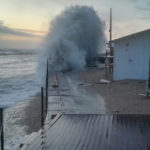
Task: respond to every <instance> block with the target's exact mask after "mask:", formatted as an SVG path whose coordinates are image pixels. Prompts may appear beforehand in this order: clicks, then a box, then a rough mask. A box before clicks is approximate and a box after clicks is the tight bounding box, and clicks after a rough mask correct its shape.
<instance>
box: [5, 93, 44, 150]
mask: <svg viewBox="0 0 150 150" xmlns="http://www.w3.org/2000/svg"><path fill="white" fill-rule="evenodd" d="M40 104H41V100H40V93H37V94H35V95H34V96H32V97H29V99H27V100H24V101H21V102H18V103H17V104H16V105H14V106H12V107H9V108H7V109H5V110H4V138H5V148H6V150H10V149H14V150H15V149H17V148H18V146H19V145H20V143H21V141H22V140H24V138H25V137H26V136H27V135H29V134H31V133H32V132H37V131H38V130H39V129H40V127H41V117H40V115H41V111H40V109H41V105H40Z"/></svg>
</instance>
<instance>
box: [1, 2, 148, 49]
mask: <svg viewBox="0 0 150 150" xmlns="http://www.w3.org/2000/svg"><path fill="white" fill-rule="evenodd" d="M70 5H88V6H92V7H93V8H94V9H95V10H96V11H97V13H98V15H99V16H100V18H102V20H104V21H105V23H106V29H107V31H108V28H109V9H110V8H112V10H113V39H115V38H118V37H121V36H125V35H127V34H131V33H135V32H139V31H142V30H146V29H150V0H0V48H36V47H38V46H39V43H40V42H41V41H42V39H43V37H44V35H45V34H46V33H47V31H48V28H49V23H50V22H51V20H52V19H53V18H54V17H55V16H56V15H58V14H60V13H61V11H62V10H64V9H65V7H67V6H70ZM108 34H109V33H108V32H106V35H107V37H108Z"/></svg>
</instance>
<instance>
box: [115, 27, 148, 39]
mask: <svg viewBox="0 0 150 150" xmlns="http://www.w3.org/2000/svg"><path fill="white" fill-rule="evenodd" d="M147 32H150V29H147V30H144V31H140V32H136V33H133V34H129V35H126V36H123V37H120V38H118V39H114V40H112V42H117V41H120V40H123V39H125V38H129V37H132V36H136V35H140V34H143V33H147Z"/></svg>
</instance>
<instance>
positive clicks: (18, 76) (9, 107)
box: [0, 49, 40, 150]
mask: <svg viewBox="0 0 150 150" xmlns="http://www.w3.org/2000/svg"><path fill="white" fill-rule="evenodd" d="M37 62H38V53H37V50H33V49H30V50H29V49H28V50H27V49H0V107H1V108H4V140H5V142H4V146H5V149H6V150H15V149H17V147H18V146H19V144H20V143H21V141H22V140H23V139H24V138H25V137H26V135H27V134H28V133H29V132H27V131H28V124H31V123H30V122H31V121H32V120H33V119H32V114H31V113H33V112H35V110H30V107H31V108H32V106H30V105H31V103H30V101H31V100H32V99H33V97H35V95H36V94H37V93H39V92H40V82H39V78H38V76H37V74H36V72H37ZM39 100H40V99H39ZM26 112H29V113H30V115H31V117H30V118H31V119H32V120H31V121H30V120H28V119H26V116H27V114H26ZM30 115H29V116H30Z"/></svg>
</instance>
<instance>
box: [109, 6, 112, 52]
mask: <svg viewBox="0 0 150 150" xmlns="http://www.w3.org/2000/svg"><path fill="white" fill-rule="evenodd" d="M109 32H110V41H109V45H110V51H111V48H112V9H111V8H110V30H109Z"/></svg>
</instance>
